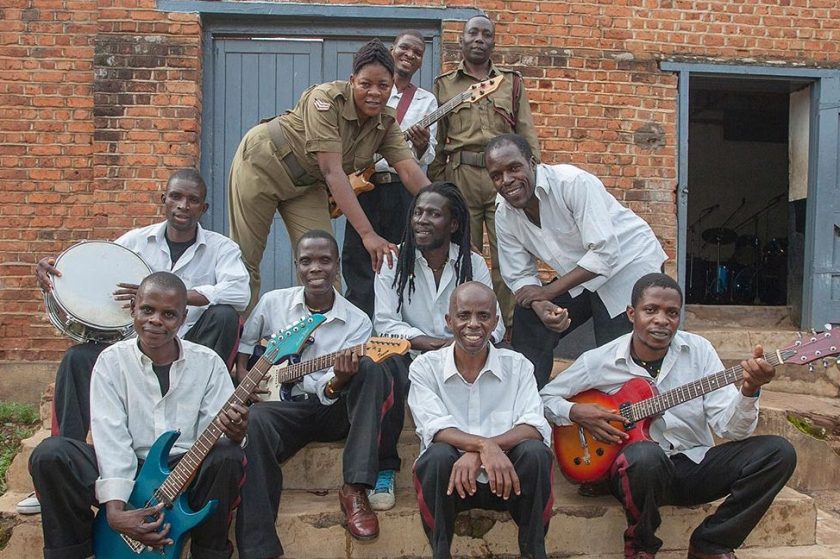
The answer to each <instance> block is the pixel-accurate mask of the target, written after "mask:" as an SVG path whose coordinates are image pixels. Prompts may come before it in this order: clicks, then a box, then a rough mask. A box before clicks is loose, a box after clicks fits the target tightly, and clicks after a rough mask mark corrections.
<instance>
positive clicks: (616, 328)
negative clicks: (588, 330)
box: [511, 290, 633, 389]
mask: <svg viewBox="0 0 840 559" xmlns="http://www.w3.org/2000/svg"><path fill="white" fill-rule="evenodd" d="M552 303H554V304H555V305H557V306H560V307H563V308H564V309H567V310H568V311H569V318H570V319H571V325H570V326H569V328H568V329H567V330H565V331H563V332H561V333H559V334H558V333H557V332H554V331H553V330H549V329H548V328H546V327H545V325H544V324H543V323H542V320H540V319H539V317H538V316H537V314H536V313H535V312H534V311H533V310H531V309H526V308H525V307H520V306H519V305H516V308H514V310H513V335H512V336H511V345H513V349H515V350H516V351H518V352H520V353H522V354H523V355H524V356H525V357H527V358H528V360H529V361H531V363H533V364H534V376H535V377H536V378H537V388H538V389H541V388H542V387H543V386H545V385H546V384H547V383H548V379H549V377H550V376H551V368H552V366H553V365H554V348H555V347H557V343H558V342H559V341H560V340H562V339H563V338H564V337H566V336H567V335H568V334H569V333H571V332H573V331H574V330H575V329H576V328H577V327H578V326H580V325H581V324H583V323H585V322H586V321H587V320H589V319H590V318H591V319H592V322H593V325H594V327H595V343H596V344H597V345H599V346H602V345H604V344H605V343H607V342H611V341H612V340H614V339H616V338H618V337H619V336H621V335H623V334H626V333H628V332H630V331H631V330H632V329H633V325H632V324H631V323H630V320H628V318H627V315H626V314H624V313H621V314H620V315H618V316H616V317H615V318H611V317H610V313H609V312H607V308H606V307H605V306H604V303H603V302H602V301H601V298H600V297H599V296H598V294H597V293H593V292H591V291H586V290H584V291H583V293H581V294H580V295H578V296H577V297H572V296H571V295H569V294H568V293H565V294H563V295H561V296H560V297H557V298H556V299H554V300H553V301H552Z"/></svg>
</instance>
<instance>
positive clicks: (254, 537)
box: [236, 359, 394, 559]
mask: <svg viewBox="0 0 840 559" xmlns="http://www.w3.org/2000/svg"><path fill="white" fill-rule="evenodd" d="M393 397H394V396H393V387H392V382H391V379H390V377H389V376H388V375H387V374H386V372H385V371H384V370H383V369H382V368H381V367H378V366H375V365H374V364H373V362H372V361H371V360H370V359H362V361H361V362H360V364H359V372H358V373H356V375H355V376H354V377H353V379H352V380H351V382H350V383H349V385H347V386H346V387H345V388H344V390H343V391H342V393H341V396H340V397H339V398H338V400H337V401H336V402H335V403H334V404H332V405H331V406H325V405H323V404H321V402H320V401H319V400H318V399H317V398H310V399H308V400H304V401H298V402H289V401H283V402H262V403H259V404H256V405H253V406H251V408H250V414H249V418H248V444H247V445H245V457H246V458H247V460H248V478H247V480H246V482H245V485H244V486H243V487H242V505H241V506H240V507H239V512H238V514H237V517H236V542H237V548H238V550H239V557H241V558H242V559H250V558H265V557H276V556H278V555H283V546H282V545H281V544H280V539H279V538H278V537H277V530H276V529H275V523H276V522H277V511H278V508H279V506H280V496H281V493H282V492H283V471H282V469H281V468H280V464H281V463H282V462H284V461H285V460H288V459H289V458H291V457H292V456H293V455H294V454H295V453H296V452H297V451H298V450H300V449H302V448H303V447H304V446H306V444H307V443H310V442H312V441H321V442H327V441H338V440H341V439H343V438H345V437H346V438H347V441H346V442H345V445H344V455H343V473H344V483H348V484H361V485H366V486H368V487H372V486H373V485H374V483H376V475H377V472H378V471H379V461H378V459H377V449H378V446H379V424H380V421H381V420H382V416H383V414H384V413H385V411H386V410H387V408H388V407H389V406H390V405H391V403H392V402H393Z"/></svg>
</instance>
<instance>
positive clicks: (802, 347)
mask: <svg viewBox="0 0 840 559" xmlns="http://www.w3.org/2000/svg"><path fill="white" fill-rule="evenodd" d="M780 352H781V353H782V356H783V357H784V358H785V359H784V363H787V364H788V365H806V364H808V363H811V362H813V361H817V360H819V359H823V360H826V359H827V358H829V357H831V356H833V355H838V354H840V328H837V329H834V330H831V329H829V330H826V331H824V332H814V333H811V334H806V335H804V336H802V338H801V339H799V340H796V341H795V342H794V343H792V344H791V345H789V346H788V347H786V348H785V349H783V350H780ZM790 353H792V355H790V357H788V354H790ZM824 366H826V367H827V366H828V363H827V361H825V362H824Z"/></svg>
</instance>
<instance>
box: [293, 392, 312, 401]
mask: <svg viewBox="0 0 840 559" xmlns="http://www.w3.org/2000/svg"><path fill="white" fill-rule="evenodd" d="M309 400H318V396H316V395H315V394H310V393H309V392H304V393H303V394H295V395H294V396H290V397H289V401H290V402H306V401H309Z"/></svg>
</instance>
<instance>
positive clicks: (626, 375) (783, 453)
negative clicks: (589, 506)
mask: <svg viewBox="0 0 840 559" xmlns="http://www.w3.org/2000/svg"><path fill="white" fill-rule="evenodd" d="M682 303H683V297H682V290H681V289H680V286H679V285H678V284H677V282H675V281H674V280H673V279H672V278H671V277H669V276H667V275H665V274H661V273H653V274H647V275H645V276H643V277H642V278H640V279H639V280H638V281H637V282H635V284H634V286H633V288H632V295H631V298H630V305H629V306H628V307H627V309H626V312H627V317H628V319H629V320H630V322H631V323H632V327H633V330H632V332H631V333H630V334H627V335H624V336H621V337H620V338H618V339H616V340H614V341H612V342H610V343H608V344H606V345H604V346H602V347H599V348H597V349H593V350H591V351H587V352H586V353H584V354H583V355H582V356H581V357H580V358H578V360H577V361H575V362H574V364H572V366H571V367H569V368H568V369H566V370H565V371H564V372H562V373H560V374H559V375H557V377H555V378H554V379H553V380H552V381H551V382H550V383H548V384H547V385H546V386H545V387H544V388H543V389H542V391H541V392H540V395H541V396H542V399H543V403H544V404H545V410H546V416H547V417H548V418H549V420H551V421H552V422H554V423H556V424H558V425H570V424H572V423H574V424H577V425H579V426H580V427H582V428H583V429H585V430H587V431H589V432H590V433H591V434H592V435H593V437H594V438H595V440H597V441H605V442H609V443H612V444H619V443H621V442H622V441H623V440H626V439H627V434H626V433H625V432H624V431H623V430H622V429H621V428H620V426H621V425H622V424H625V423H626V420H625V419H624V417H623V416H621V415H619V414H618V413H617V412H616V410H609V409H606V408H604V407H602V406H599V405H597V404H578V403H573V402H570V401H569V400H568V398H571V397H572V396H574V395H576V394H579V393H581V392H584V391H586V390H589V389H592V388H595V389H598V390H600V391H602V392H606V393H608V394H612V393H615V392H617V391H618V390H619V389H621V387H622V386H624V384H625V383H626V382H628V381H630V380H631V379H638V378H641V379H645V380H647V381H648V382H650V383H651V384H653V385H655V387H656V389H657V391H658V392H659V393H662V392H665V391H668V390H671V389H674V388H677V387H679V386H683V385H685V384H688V383H690V382H694V381H697V380H699V379H701V378H702V377H704V376H707V375H710V374H713V373H717V372H719V371H722V370H723V369H724V367H723V364H722V363H721V361H720V358H719V357H718V355H717V353H716V352H715V349H714V347H712V344H710V343H709V342H708V341H707V340H706V339H704V338H702V337H700V336H697V335H695V334H689V333H688V332H682V331H679V330H678V328H679V324H680V312H681V310H682ZM763 351H764V350H763V349H762V347H761V346H756V347H755V348H754V350H753V357H752V359H748V360H746V361H742V362H741V366H742V367H743V369H744V381H743V383H741V385H740V387H736V386H735V385H733V384H729V385H727V386H725V387H723V388H720V389H718V390H715V391H712V392H709V393H708V394H706V395H705V396H702V397H700V398H695V399H693V400H690V401H688V402H685V403H683V404H681V405H679V406H676V407H673V408H671V409H670V410H668V411H666V412H665V413H664V414H663V415H662V416H660V417H658V418H657V419H656V420H655V421H654V422H653V423H652V424H651V429H650V435H651V437H652V440H649V441H640V442H635V443H632V444H629V445H627V446H625V447H624V448H623V449H621V451H620V453H619V454H618V457H617V458H616V460H615V462H613V465H612V468H611V470H610V473H609V480H608V481H609V488H610V491H611V492H612V494H613V495H614V496H615V498H616V499H618V500H619V501H620V502H621V504H622V505H623V506H624V509H625V515H626V517H627V530H626V531H625V532H624V553H625V556H626V557H627V558H629V559H653V558H654V557H655V555H656V552H657V551H659V548H660V547H661V545H662V540H660V539H659V538H657V537H656V530H657V528H659V524H660V521H661V519H660V516H659V507H660V506H662V505H669V504H670V505H684V506H696V505H700V504H703V503H709V502H711V501H714V500H716V499H720V498H723V497H726V499H725V500H724V502H723V503H722V504H721V505H720V507H718V509H717V511H716V512H715V513H714V514H712V515H711V516H709V517H708V518H706V519H705V520H704V521H703V523H702V524H701V525H700V526H699V527H697V529H695V530H694V533H693V534H692V535H691V540H690V542H689V550H688V559H735V553H734V551H733V550H734V549H735V548H737V547H739V546H740V545H741V544H742V543H743V542H744V540H745V539H746V537H747V536H748V535H749V533H750V532H751V531H752V529H753V528H754V527H755V526H756V524H758V521H759V520H761V517H762V516H764V513H765V512H766V511H767V509H768V507H769V506H770V504H771V503H772V502H773V498H774V497H775V496H776V494H777V493H778V492H779V491H781V489H782V487H784V485H785V482H786V481H787V480H788V478H789V477H790V476H791V474H792V473H793V470H794V468H795V466H796V453H795V451H794V450H793V447H792V446H791V445H790V443H788V442H787V441H786V440H785V439H783V438H781V437H776V436H755V437H750V435H751V434H752V432H753V430H754V429H755V427H756V424H757V422H758V403H759V394H760V392H761V387H762V386H763V385H764V384H767V383H768V382H770V381H771V380H772V379H773V375H774V369H773V367H772V366H770V365H769V364H768V363H767V362H766V361H764V359H763V358H762V357H761V356H762V355H763ZM610 422H612V423H610ZM712 431H714V432H715V434H717V436H718V437H721V438H724V439H728V440H730V441H733V442H727V443H725V444H721V445H717V446H715V442H714V439H713V437H712Z"/></svg>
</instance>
